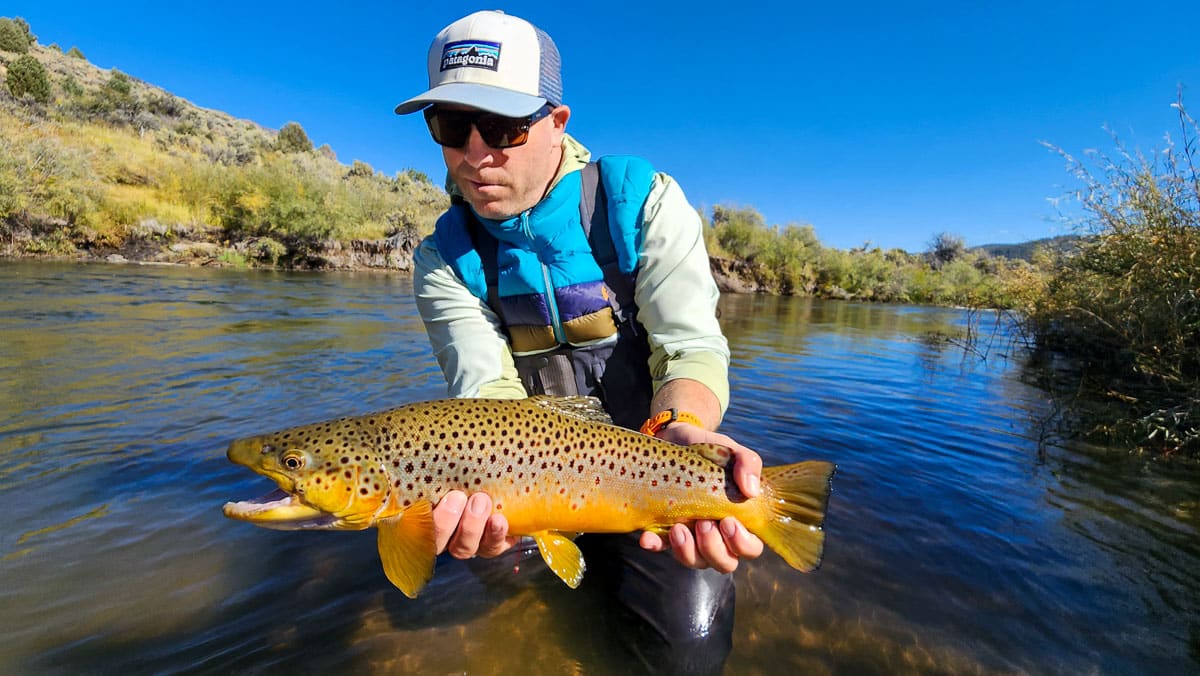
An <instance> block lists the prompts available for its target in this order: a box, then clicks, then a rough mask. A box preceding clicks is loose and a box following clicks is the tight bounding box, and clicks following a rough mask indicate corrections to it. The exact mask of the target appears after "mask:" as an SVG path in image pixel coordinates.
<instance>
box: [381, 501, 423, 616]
mask: <svg viewBox="0 0 1200 676" xmlns="http://www.w3.org/2000/svg"><path fill="white" fill-rule="evenodd" d="M377 527H378V529H379V560H380V561H382V562H383V572H384V574H386V575H387V578H388V579H389V580H391V581H392V584H394V585H396V587H397V588H398V589H399V590H400V591H402V592H404V595H405V596H407V597H408V598H410V599H415V598H417V592H419V591H421V588H422V587H424V586H425V584H426V583H427V582H429V580H430V579H432V578H433V564H434V562H435V561H436V560H437V542H436V541H435V540H434V534H433V505H432V504H430V503H429V501H428V500H419V501H417V503H416V504H414V505H413V506H411V507H409V508H408V509H406V510H404V511H403V512H401V513H400V514H398V515H397V516H393V517H388V518H386V519H380V521H379V523H378V524H377Z"/></svg>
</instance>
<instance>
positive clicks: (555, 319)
mask: <svg viewBox="0 0 1200 676" xmlns="http://www.w3.org/2000/svg"><path fill="white" fill-rule="evenodd" d="M538 262H539V263H541V261H538ZM541 265H542V279H543V280H545V282H544V283H545V284H546V307H548V308H550V327H551V328H552V329H554V340H556V341H558V344H559V345H565V344H566V342H567V338H566V333H565V332H564V331H563V327H562V319H561V318H560V317H559V316H558V299H557V298H555V296H554V284H553V283H552V282H551V281H550V268H548V267H546V265H545V263H542V264H541Z"/></svg>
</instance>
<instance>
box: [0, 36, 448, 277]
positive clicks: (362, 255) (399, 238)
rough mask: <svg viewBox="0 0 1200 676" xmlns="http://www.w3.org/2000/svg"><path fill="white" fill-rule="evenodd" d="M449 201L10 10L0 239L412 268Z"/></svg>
mask: <svg viewBox="0 0 1200 676" xmlns="http://www.w3.org/2000/svg"><path fill="white" fill-rule="evenodd" d="M22 34H23V35H24V36H25V39H24V40H21V39H19V36H20V35H22ZM14 35H15V36H18V37H17V38H14ZM446 203H447V197H446V195H445V193H444V192H443V191H442V190H441V189H440V188H439V187H437V186H435V185H433V183H432V182H430V181H429V179H428V178H427V177H426V176H424V175H423V174H421V173H420V172H416V171H412V170H409V171H404V172H400V173H398V174H397V175H395V176H391V177H389V176H385V175H383V174H382V173H380V172H376V171H375V170H374V169H373V168H372V167H370V166H369V165H367V164H365V163H363V162H359V161H354V162H351V163H350V164H348V165H347V164H343V163H341V162H339V161H338V159H337V155H336V153H335V152H334V150H333V149H332V148H330V147H329V146H328V145H326V146H321V147H320V148H313V146H312V143H311V142H310V141H309V139H308V137H307V135H306V134H305V132H304V130H303V128H302V127H301V126H300V125H299V124H296V123H288V124H287V125H284V127H283V128H282V129H280V130H273V129H267V128H264V127H262V126H261V125H259V124H256V123H255V122H252V121H249V120H240V119H236V118H234V117H232V116H230V115H228V114H226V113H223V112H221V111H216V110H210V109H206V108H201V107H200V106H197V105H195V104H193V103H191V102H189V101H187V100H184V99H182V98H180V97H177V96H175V95H173V94H171V93H170V92H168V91H166V90H164V89H162V88H161V87H157V86H155V85H153V84H151V83H147V82H143V81H141V80H139V79H137V78H136V77H133V76H131V75H128V74H126V73H122V72H120V71H119V70H116V69H108V70H105V69H101V68H98V67H96V66H95V65H93V64H91V63H89V62H88V61H87V59H86V58H85V57H84V55H83V53H82V52H80V51H79V50H77V49H74V48H72V49H71V50H70V51H69V52H67V53H64V52H63V51H62V50H61V49H60V48H58V47H57V46H55V45H51V46H43V45H42V44H39V42H38V41H37V40H36V39H35V38H34V37H33V33H32V32H31V31H30V30H29V27H28V26H26V25H24V22H22V21H20V20H16V21H13V20H10V19H0V254H6V255H14V256H21V255H41V256H62V257H92V258H96V257H101V258H107V257H126V258H130V259H134V258H136V259H142V260H147V259H148V260H156V261H166V262H185V263H199V264H205V263H218V264H242V265H245V264H249V265H255V264H261V265H289V266H296V267H360V266H369V267H377V266H378V267H391V268H406V267H407V266H408V262H409V254H410V252H411V247H412V246H413V244H414V243H415V242H416V241H417V240H418V239H419V237H420V236H421V235H422V234H423V233H424V232H426V231H427V230H428V229H429V228H431V227H432V223H433V221H434V219H435V218H436V215H437V214H438V213H440V212H441V211H442V210H443V209H444V208H445V205H446Z"/></svg>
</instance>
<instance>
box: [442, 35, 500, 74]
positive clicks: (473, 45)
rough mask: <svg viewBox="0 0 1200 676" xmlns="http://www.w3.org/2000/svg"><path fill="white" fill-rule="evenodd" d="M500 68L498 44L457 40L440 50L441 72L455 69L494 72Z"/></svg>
mask: <svg viewBox="0 0 1200 676" xmlns="http://www.w3.org/2000/svg"><path fill="white" fill-rule="evenodd" d="M499 67H500V43H499V42H486V41H484V40H459V41H458V42H448V43H446V46H445V47H443V48H442V71H443V72H445V71H447V70H453V69H455V68H486V69H488V70H496V69H497V68H499Z"/></svg>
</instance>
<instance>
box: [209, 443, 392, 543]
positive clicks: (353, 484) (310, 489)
mask: <svg viewBox="0 0 1200 676" xmlns="http://www.w3.org/2000/svg"><path fill="white" fill-rule="evenodd" d="M336 422H340V421H335V423H336ZM331 425H332V424H331V423H326V424H322V425H312V426H308V427H300V428H293V429H290V430H285V431H283V432H278V433H275V434H268V435H262V436H254V437H248V438H245V439H238V440H236V441H234V442H233V443H231V444H230V445H229V451H228V452H227V454H226V455H227V457H228V458H229V460H230V461H231V462H233V463H236V464H239V465H244V466H246V467H249V468H250V469H252V470H254V471H255V472H257V473H259V474H262V475H263V476H266V477H268V478H270V479H271V480H273V481H274V482H275V483H276V485H278V487H279V489H278V490H277V491H275V492H273V493H270V494H267V495H265V496H263V497H261V498H259V499H257V500H248V501H242V502H230V503H227V504H226V505H225V508H224V512H225V516H227V517H229V518H232V519H238V520H241V521H248V522H250V523H253V524H255V525H257V526H262V527H264V528H273V529H277V530H307V529H319V530H361V529H363V528H368V527H370V526H371V525H373V524H374V522H375V519H376V518H379V517H382V516H387V515H386V514H383V513H382V512H383V511H384V508H385V507H386V506H387V505H388V502H389V498H390V492H389V482H388V476H387V473H386V470H385V469H384V467H383V465H382V463H381V462H380V461H379V458H378V457H376V454H375V453H374V451H373V450H372V449H370V448H366V447H365V444H363V443H360V442H359V441H357V440H358V439H360V438H365V437H363V436H362V435H359V434H346V433H345V432H344V431H343V432H342V433H340V434H339V433H338V431H337V430H336V429H334V428H331Z"/></svg>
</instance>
